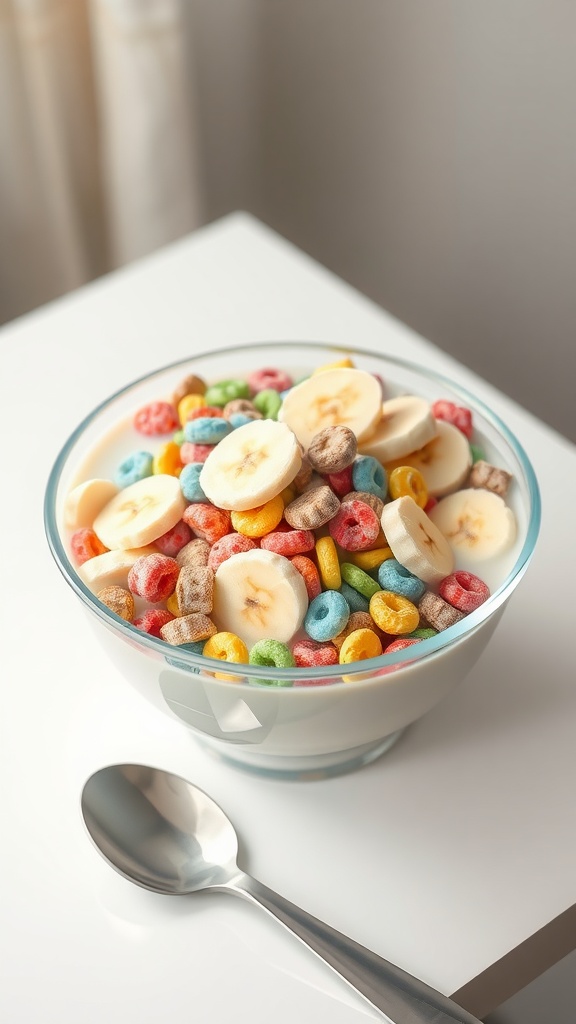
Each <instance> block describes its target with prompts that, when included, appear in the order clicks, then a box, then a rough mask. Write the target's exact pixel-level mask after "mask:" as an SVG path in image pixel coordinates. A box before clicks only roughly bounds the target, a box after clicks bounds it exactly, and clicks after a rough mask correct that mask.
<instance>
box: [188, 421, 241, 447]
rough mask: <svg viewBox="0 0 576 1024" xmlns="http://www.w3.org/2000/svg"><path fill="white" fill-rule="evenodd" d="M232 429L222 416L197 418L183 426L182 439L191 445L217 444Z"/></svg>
mask: <svg viewBox="0 0 576 1024" xmlns="http://www.w3.org/2000/svg"><path fill="white" fill-rule="evenodd" d="M231 430H232V427H231V426H230V424H229V422H228V420H225V419H224V417H223V416H198V417H197V418H196V419H191V420H188V422H187V423H186V424H185V426H184V437H185V438H186V440H187V441H190V442H191V443H192V444H218V442H219V441H221V440H222V438H223V437H226V435H227V434H229V433H230V431H231Z"/></svg>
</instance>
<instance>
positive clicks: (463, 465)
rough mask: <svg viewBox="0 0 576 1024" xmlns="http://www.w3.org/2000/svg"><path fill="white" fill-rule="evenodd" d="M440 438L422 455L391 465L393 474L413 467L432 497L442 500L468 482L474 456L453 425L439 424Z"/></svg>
mask: <svg viewBox="0 0 576 1024" xmlns="http://www.w3.org/2000/svg"><path fill="white" fill-rule="evenodd" d="M435 422H436V428H437V434H436V437H434V438H433V439H432V440H431V441H428V443H427V444H425V445H424V447H423V448H420V450H419V451H413V452H412V453H411V454H408V455H406V456H405V457H403V458H400V459H396V460H395V462H394V464H393V465H390V464H388V465H387V466H386V469H387V470H388V471H390V470H391V469H393V468H394V465H396V466H400V465H402V466H412V467H413V468H414V469H418V470H419V471H420V473H421V474H422V476H423V477H424V482H425V484H426V487H427V488H428V494H432V495H434V497H435V498H442V497H443V496H444V495H445V494H450V493H451V492H452V491H455V490H457V488H459V487H462V484H463V483H465V482H466V480H467V479H468V475H469V473H470V469H471V467H472V452H471V450H470V445H469V443H468V439H467V437H466V436H465V435H464V434H463V433H462V431H461V430H458V427H455V426H454V425H453V424H452V423H447V422H446V421H445V420H436V421H435Z"/></svg>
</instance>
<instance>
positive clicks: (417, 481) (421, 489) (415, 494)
mask: <svg viewBox="0 0 576 1024" xmlns="http://www.w3.org/2000/svg"><path fill="white" fill-rule="evenodd" d="M388 491H389V494H390V497H391V498H403V497H406V496H407V497H409V498H414V501H415V502H416V504H417V505H419V506H420V508H424V506H425V504H426V502H427V501H428V488H427V487H426V481H425V480H424V477H423V476H422V473H420V472H419V470H417V469H414V468H413V467H412V466H397V467H396V469H393V470H392V472H391V473H390V476H389V477H388Z"/></svg>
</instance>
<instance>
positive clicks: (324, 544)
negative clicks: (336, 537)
mask: <svg viewBox="0 0 576 1024" xmlns="http://www.w3.org/2000/svg"><path fill="white" fill-rule="evenodd" d="M315 550H316V559H317V561H318V571H319V573H320V579H321V580H322V585H323V586H324V587H326V589H327V590H338V589H339V587H340V585H341V583H342V574H341V572H340V562H339V559H338V552H337V550H336V545H335V543H334V541H333V539H332V537H319V538H318V540H317V541H316V545H315Z"/></svg>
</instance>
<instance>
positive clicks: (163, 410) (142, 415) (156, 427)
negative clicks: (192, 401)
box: [134, 402, 180, 435]
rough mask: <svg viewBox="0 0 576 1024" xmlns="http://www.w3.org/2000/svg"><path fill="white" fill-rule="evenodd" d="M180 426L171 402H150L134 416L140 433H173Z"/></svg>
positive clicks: (135, 425) (135, 424) (135, 426)
mask: <svg viewBox="0 0 576 1024" xmlns="http://www.w3.org/2000/svg"><path fill="white" fill-rule="evenodd" d="M179 426H180V421H179V420H178V416H177V413H176V410H175V408H174V406H173V405H171V404H170V402H150V403H149V404H148V405H145V406H143V407H142V409H139V410H138V412H137V413H136V415H135V416H134V428H135V429H136V430H137V431H138V433H139V434H147V435H152V434H171V433H172V432H173V431H174V430H178V428H179Z"/></svg>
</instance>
